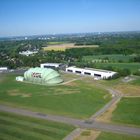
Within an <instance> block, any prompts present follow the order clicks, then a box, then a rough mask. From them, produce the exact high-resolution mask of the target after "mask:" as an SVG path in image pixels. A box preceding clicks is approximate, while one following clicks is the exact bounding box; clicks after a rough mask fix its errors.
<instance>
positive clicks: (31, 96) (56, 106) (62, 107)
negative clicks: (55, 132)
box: [0, 75, 111, 118]
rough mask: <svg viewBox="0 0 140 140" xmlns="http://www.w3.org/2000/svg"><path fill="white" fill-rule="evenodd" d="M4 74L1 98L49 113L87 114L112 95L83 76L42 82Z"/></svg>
mask: <svg viewBox="0 0 140 140" xmlns="http://www.w3.org/2000/svg"><path fill="white" fill-rule="evenodd" d="M15 77H16V75H5V78H3V80H2V81H1V86H0V102H2V103H6V104H10V105H14V106H18V107H24V108H29V109H32V110H35V111H40V112H44V113H50V114H58V115H66V116H71V117H77V118H87V117H90V116H91V115H92V114H94V113H95V112H96V111H97V110H99V109H100V108H101V107H103V106H104V105H105V104H106V103H107V102H108V101H109V100H110V99H111V96H110V94H108V92H107V91H105V90H103V89H101V88H97V87H96V86H95V85H94V83H92V82H91V83H90V84H89V83H88V82H86V81H84V80H79V81H75V82H73V83H71V84H69V85H61V86H41V85H33V84H27V83H21V82H17V81H15Z"/></svg>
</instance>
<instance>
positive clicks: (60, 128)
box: [0, 112, 74, 140]
mask: <svg viewBox="0 0 140 140" xmlns="http://www.w3.org/2000/svg"><path fill="white" fill-rule="evenodd" d="M73 129H74V127H73V126H69V125H66V124H62V123H56V122H51V121H46V120H40V119H35V118H31V117H24V116H19V115H15V114H11V113H5V112H0V139H1V140H62V139H63V138H64V137H65V136H66V135H68V134H69V133H70V132H71V131H72V130H73Z"/></svg>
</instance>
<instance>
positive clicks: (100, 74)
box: [66, 66, 117, 79]
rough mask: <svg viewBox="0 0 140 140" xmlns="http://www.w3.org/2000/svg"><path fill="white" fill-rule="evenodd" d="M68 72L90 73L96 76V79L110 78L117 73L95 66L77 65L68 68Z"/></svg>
mask: <svg viewBox="0 0 140 140" xmlns="http://www.w3.org/2000/svg"><path fill="white" fill-rule="evenodd" d="M66 71H67V72H72V73H75V74H81V75H89V76H92V77H94V79H108V78H112V77H113V76H114V75H116V74H117V73H116V72H114V71H108V70H101V69H93V68H84V69H83V68H77V67H75V66H73V67H68V68H66Z"/></svg>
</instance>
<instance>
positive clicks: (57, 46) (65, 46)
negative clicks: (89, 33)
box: [43, 43, 99, 51]
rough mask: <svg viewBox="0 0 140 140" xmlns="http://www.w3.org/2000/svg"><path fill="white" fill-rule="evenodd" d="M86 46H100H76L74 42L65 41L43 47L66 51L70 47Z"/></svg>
mask: <svg viewBox="0 0 140 140" xmlns="http://www.w3.org/2000/svg"><path fill="white" fill-rule="evenodd" d="M86 47H99V46H98V45H81V46H75V45H74V43H64V44H50V45H48V46H47V47H43V50H44V51H51V50H54V51H65V50H66V49H70V48H86Z"/></svg>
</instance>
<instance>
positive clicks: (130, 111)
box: [112, 97, 140, 125]
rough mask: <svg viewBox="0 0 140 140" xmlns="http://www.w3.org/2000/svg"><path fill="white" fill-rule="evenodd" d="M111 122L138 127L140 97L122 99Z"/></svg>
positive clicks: (139, 120)
mask: <svg viewBox="0 0 140 140" xmlns="http://www.w3.org/2000/svg"><path fill="white" fill-rule="evenodd" d="M112 121H114V122H119V123H126V124H134V125H140V97H133V98H126V97H124V98H122V99H121V101H120V102H119V103H118V105H117V108H116V110H115V111H114V112H113V115H112Z"/></svg>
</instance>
